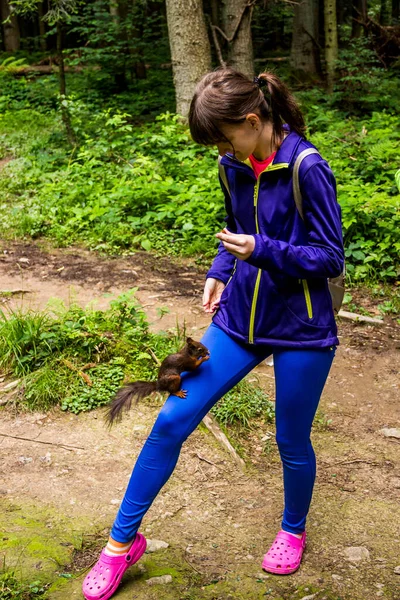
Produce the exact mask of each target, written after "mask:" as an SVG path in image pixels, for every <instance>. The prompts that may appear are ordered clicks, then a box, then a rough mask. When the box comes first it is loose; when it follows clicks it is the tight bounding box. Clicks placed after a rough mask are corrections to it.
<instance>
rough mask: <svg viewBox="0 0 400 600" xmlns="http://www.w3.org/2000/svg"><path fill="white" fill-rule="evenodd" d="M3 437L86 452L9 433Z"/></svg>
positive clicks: (79, 447) (3, 434) (2, 434)
mask: <svg viewBox="0 0 400 600" xmlns="http://www.w3.org/2000/svg"><path fill="white" fill-rule="evenodd" d="M0 435H1V436H3V437H8V438H13V439H14V440H25V441H26V442H36V443H37V444H47V445H48V446H59V447H60V448H64V449H65V450H84V449H85V448H84V447H83V446H70V445H67V444H57V443H56V442H43V441H42V440H33V439H32V438H26V437H21V436H19V435H9V434H8V433H1V432H0Z"/></svg>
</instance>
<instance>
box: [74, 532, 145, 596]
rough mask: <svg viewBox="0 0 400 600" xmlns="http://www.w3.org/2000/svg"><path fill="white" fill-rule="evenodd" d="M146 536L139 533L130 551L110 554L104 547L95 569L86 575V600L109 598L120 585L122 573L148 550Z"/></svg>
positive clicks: (83, 588) (83, 589)
mask: <svg viewBox="0 0 400 600" xmlns="http://www.w3.org/2000/svg"><path fill="white" fill-rule="evenodd" d="M146 545H147V544H146V538H145V537H144V536H143V535H142V534H141V533H137V534H136V537H135V541H134V542H133V544H132V546H131V547H130V548H129V552H127V553H126V554H122V555H121V556H108V555H107V554H105V552H104V549H103V550H102V552H101V554H100V558H99V560H98V561H97V563H96V564H95V565H94V567H93V569H92V570H91V571H90V573H88V575H86V577H85V579H84V582H83V585H82V591H83V595H84V597H85V598H86V600H108V598H111V596H112V595H113V593H114V592H115V590H116V589H117V587H118V586H119V584H120V582H121V579H122V575H123V574H124V573H125V571H126V570H127V569H128V568H129V567H130V566H131V565H133V564H134V563H136V562H137V561H138V560H139V558H140V557H141V556H142V554H143V553H144V551H145V550H146Z"/></svg>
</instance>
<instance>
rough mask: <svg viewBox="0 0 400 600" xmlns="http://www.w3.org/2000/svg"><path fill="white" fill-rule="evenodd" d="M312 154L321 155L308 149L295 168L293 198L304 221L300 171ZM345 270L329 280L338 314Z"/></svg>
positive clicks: (300, 155)
mask: <svg viewBox="0 0 400 600" xmlns="http://www.w3.org/2000/svg"><path fill="white" fill-rule="evenodd" d="M310 154H319V152H318V150H317V149H316V148H306V150H303V151H302V152H300V154H299V155H298V157H297V158H296V161H295V163H294V167H293V196H294V201H295V203H296V208H297V210H298V212H299V215H300V217H301V218H302V220H303V221H304V212H303V199H302V196H301V191H300V182H299V169H300V165H301V163H302V161H303V158H305V157H306V156H309V155H310ZM345 272H346V271H345V268H344V269H343V272H342V273H341V274H340V275H339V276H338V277H330V278H328V286H329V291H330V293H331V297H332V305H333V309H334V311H335V313H336V314H337V313H338V312H339V310H340V307H341V306H342V303H343V297H344V291H345V290H344V281H345Z"/></svg>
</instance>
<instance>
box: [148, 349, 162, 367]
mask: <svg viewBox="0 0 400 600" xmlns="http://www.w3.org/2000/svg"><path fill="white" fill-rule="evenodd" d="M147 350H148V352H149V353H150V354H151V357H152V359H153V360H154V362H155V363H156V365H157V367H160V366H161V362H160V361H159V360H158V358H157V356H156V355H155V354H154V352H153V350H152V349H151V348H147Z"/></svg>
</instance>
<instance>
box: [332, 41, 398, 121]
mask: <svg viewBox="0 0 400 600" xmlns="http://www.w3.org/2000/svg"><path fill="white" fill-rule="evenodd" d="M346 42H347V43H346V45H345V46H344V47H342V48H341V49H340V51H339V59H338V61H337V66H336V68H337V81H336V85H335V94H334V95H333V97H332V105H333V106H335V107H340V109H341V110H347V111H350V112H351V113H355V114H359V115H363V114H365V111H378V110H397V109H398V101H397V99H398V97H399V93H400V85H399V78H398V73H396V70H393V71H388V70H386V69H384V68H383V67H382V64H381V63H380V62H379V60H378V57H377V55H376V53H375V52H374V50H372V48H371V47H370V41H369V39H368V38H364V37H360V38H355V39H348V40H346Z"/></svg>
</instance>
